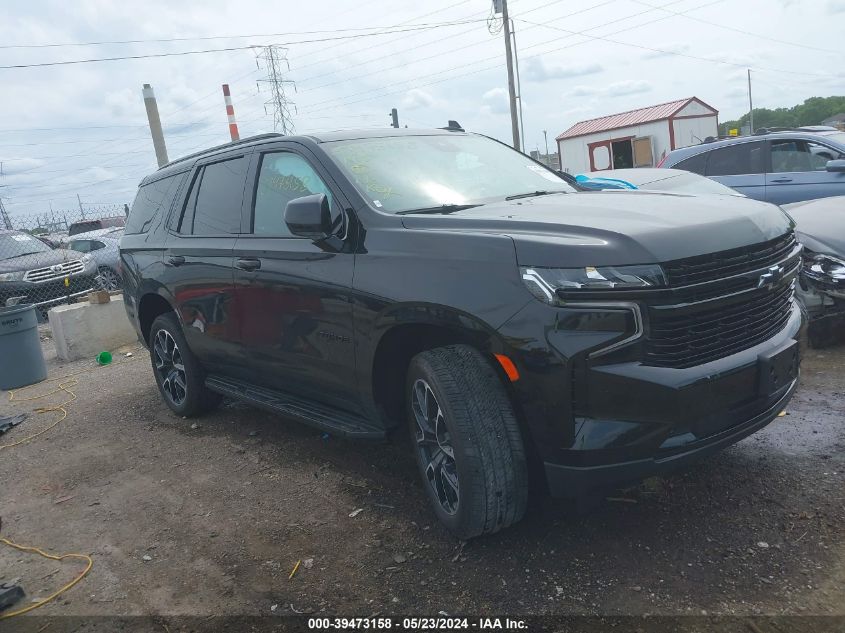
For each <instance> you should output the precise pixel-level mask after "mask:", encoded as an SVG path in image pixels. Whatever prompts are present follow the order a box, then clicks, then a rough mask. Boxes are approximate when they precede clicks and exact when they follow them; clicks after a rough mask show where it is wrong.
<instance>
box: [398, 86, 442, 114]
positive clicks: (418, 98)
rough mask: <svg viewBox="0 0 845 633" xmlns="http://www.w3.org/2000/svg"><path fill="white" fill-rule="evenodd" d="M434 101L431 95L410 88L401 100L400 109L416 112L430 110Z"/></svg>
mask: <svg viewBox="0 0 845 633" xmlns="http://www.w3.org/2000/svg"><path fill="white" fill-rule="evenodd" d="M434 102H435V99H434V97H433V96H431V94H429V93H428V92H426V91H425V90H420V89H419V88H411V90H409V91H408V92H406V93H405V96H404V97H403V98H402V107H403V108H405V109H407V110H418V109H420V108H430V107H431V106H433V105H434Z"/></svg>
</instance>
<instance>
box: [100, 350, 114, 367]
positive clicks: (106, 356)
mask: <svg viewBox="0 0 845 633" xmlns="http://www.w3.org/2000/svg"><path fill="white" fill-rule="evenodd" d="M110 362H111V352H100V353H99V354H97V364H98V365H108V364H109V363H110Z"/></svg>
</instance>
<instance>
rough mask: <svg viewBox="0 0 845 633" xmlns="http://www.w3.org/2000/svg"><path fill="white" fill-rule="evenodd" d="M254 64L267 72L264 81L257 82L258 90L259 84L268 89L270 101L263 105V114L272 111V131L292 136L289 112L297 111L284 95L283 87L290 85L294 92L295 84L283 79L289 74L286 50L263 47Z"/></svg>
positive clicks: (291, 121)
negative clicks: (286, 73)
mask: <svg viewBox="0 0 845 633" xmlns="http://www.w3.org/2000/svg"><path fill="white" fill-rule="evenodd" d="M256 63H258V67H259V68H262V63H263V68H264V70H265V71H266V72H267V76H266V77H265V78H264V79H259V80H258V90H259V91H260V90H261V84H265V85H266V86H268V87H269V89H270V99H269V100H268V101H266V102H265V103H264V112H265V113H266V112H267V109H268V108H272V109H273V130H275V131H277V132H278V131H281V133H282V134H285V135H287V134H293V132H294V125H293V120H292V119H291V114H290V112H291V109H293V111H294V112H296V111H297V110H296V105H294V103H293V101H291V100H290V99H288V97H287V95H286V94H285V86H286V85H292V86H293V90H294V92H296V84H295V83H294V82H293V81H292V80H290V79H285V78H284V73H285V72H290V64H289V63H288V59H287V49H286V48H283V47H281V46H272V45H271V46H265V47H263V48H262V49H261V52H260V53H259V54H258V56H257V60H256ZM285 69H286V70H285Z"/></svg>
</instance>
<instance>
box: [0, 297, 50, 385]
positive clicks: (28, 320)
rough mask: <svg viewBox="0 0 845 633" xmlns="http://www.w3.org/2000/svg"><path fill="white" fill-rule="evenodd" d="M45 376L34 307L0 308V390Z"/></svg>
mask: <svg viewBox="0 0 845 633" xmlns="http://www.w3.org/2000/svg"><path fill="white" fill-rule="evenodd" d="M46 377H47V364H46V363H45V362H44V354H42V353H41V339H40V338H39V337H38V317H37V316H36V314H35V306H32V305H22V306H11V307H0V389H17V388H18V387H25V386H27V385H31V384H33V383H36V382H41V381H42V380H44V379H45V378H46Z"/></svg>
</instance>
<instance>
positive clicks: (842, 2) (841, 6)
mask: <svg viewBox="0 0 845 633" xmlns="http://www.w3.org/2000/svg"><path fill="white" fill-rule="evenodd" d="M825 9H827V12H828V13H845V0H827V5H826V6H825Z"/></svg>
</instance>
